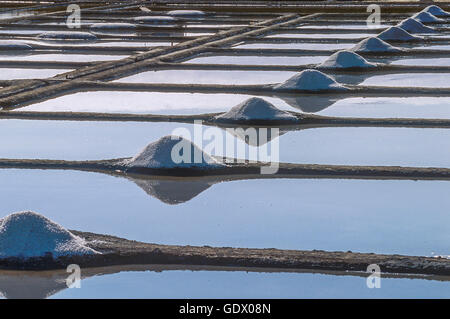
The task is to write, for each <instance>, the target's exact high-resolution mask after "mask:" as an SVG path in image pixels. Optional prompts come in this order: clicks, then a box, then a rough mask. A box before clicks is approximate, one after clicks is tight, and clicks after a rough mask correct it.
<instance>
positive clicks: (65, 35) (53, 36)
mask: <svg viewBox="0 0 450 319" xmlns="http://www.w3.org/2000/svg"><path fill="white" fill-rule="evenodd" d="M38 38H40V39H43V40H77V41H78V40H86V41H95V40H97V36H96V35H95V34H92V33H89V32H62V31H54V32H45V33H42V34H40V35H38Z"/></svg>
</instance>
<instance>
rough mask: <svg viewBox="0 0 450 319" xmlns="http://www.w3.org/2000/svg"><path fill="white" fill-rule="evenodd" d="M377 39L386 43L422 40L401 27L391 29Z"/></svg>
mask: <svg viewBox="0 0 450 319" xmlns="http://www.w3.org/2000/svg"><path fill="white" fill-rule="evenodd" d="M377 38H380V39H381V40H384V41H417V40H420V39H422V38H420V37H416V36H415V35H412V34H411V33H409V32H408V31H405V30H403V29H402V28H399V27H390V28H389V29H387V30H384V31H383V32H381V33H380V34H379V35H377Z"/></svg>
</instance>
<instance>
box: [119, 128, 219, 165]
mask: <svg viewBox="0 0 450 319" xmlns="http://www.w3.org/2000/svg"><path fill="white" fill-rule="evenodd" d="M185 152H186V153H185ZM195 154H198V156H195ZM196 159H197V161H196ZM124 164H125V165H126V166H128V167H130V168H154V169H158V168H162V169H164V168H190V167H192V168H195V167H198V168H214V167H219V166H222V164H220V163H218V162H217V161H216V160H214V159H213V158H212V157H211V156H209V155H208V154H206V153H205V152H203V151H202V150H201V149H199V148H198V147H197V146H196V145H195V144H193V143H192V142H191V141H189V140H186V139H184V138H182V137H179V136H173V135H168V136H164V137H162V138H160V139H159V140H158V141H156V142H153V143H151V144H149V145H148V146H147V147H146V148H145V149H144V150H142V152H140V153H139V154H138V155H136V156H135V157H133V158H132V159H129V160H126V162H125V163H124Z"/></svg>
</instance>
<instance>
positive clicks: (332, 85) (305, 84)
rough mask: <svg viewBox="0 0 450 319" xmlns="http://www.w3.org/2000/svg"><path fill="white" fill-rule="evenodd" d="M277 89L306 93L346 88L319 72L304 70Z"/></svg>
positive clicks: (279, 85) (277, 86)
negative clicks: (303, 91)
mask: <svg viewBox="0 0 450 319" xmlns="http://www.w3.org/2000/svg"><path fill="white" fill-rule="evenodd" d="M275 89H297V90H305V91H321V90H336V89H342V90H345V89H346V88H345V87H344V86H342V85H341V84H339V83H337V82H336V81H335V80H334V79H333V78H332V77H330V76H328V75H326V74H324V73H322V72H320V71H317V70H304V71H302V72H300V73H299V74H297V75H294V76H293V77H291V78H290V79H288V80H287V81H286V82H284V83H281V84H278V85H276V86H275Z"/></svg>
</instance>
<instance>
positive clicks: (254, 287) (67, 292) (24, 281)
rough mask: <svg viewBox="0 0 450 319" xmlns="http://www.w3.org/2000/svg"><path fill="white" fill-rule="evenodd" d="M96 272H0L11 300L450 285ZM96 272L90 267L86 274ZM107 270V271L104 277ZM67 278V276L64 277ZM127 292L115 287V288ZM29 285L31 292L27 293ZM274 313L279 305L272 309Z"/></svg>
mask: <svg viewBox="0 0 450 319" xmlns="http://www.w3.org/2000/svg"><path fill="white" fill-rule="evenodd" d="M134 268H136V270H134V271H121V270H122V268H121V267H105V268H102V269H100V270H96V269H92V272H93V273H96V272H97V273H98V275H96V276H93V277H88V278H87V279H83V280H82V281H81V285H82V288H83V289H67V287H66V286H65V281H64V280H59V281H58V279H61V278H66V277H67V273H65V272H64V273H63V271H59V272H56V271H53V272H40V273H38V272H26V273H22V274H19V273H18V272H7V271H0V280H1V283H2V291H3V292H4V293H5V294H6V295H7V297H9V298H44V297H49V298H184V299H186V298H236V297H237V298H448V296H449V293H448V282H446V281H434V280H423V279H409V278H385V277H382V278H383V279H382V288H383V289H367V285H366V278H365V277H362V276H350V275H349V274H345V273H307V272H272V271H271V270H265V271H264V272H247V271H245V270H239V269H229V268H214V267H209V268H207V267H204V268H207V269H206V270H202V269H201V268H200V270H196V268H192V269H189V268H188V269H186V270H181V269H180V270H179V269H178V268H177V267H173V266H172V267H171V266H162V267H161V268H162V269H161V270H162V271H161V270H160V269H159V268H157V269H155V270H151V269H150V270H146V268H145V267H140V266H135V267H134ZM85 272H87V273H90V272H91V269H89V268H88V269H84V272H83V274H84V273H85ZM101 272H102V273H101ZM64 275H65V276H66V277H64ZM112 285H114V286H115V287H120V288H121V289H111V286H112ZM25 287H26V289H25ZM271 310H272V311H273V306H272V308H271Z"/></svg>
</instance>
